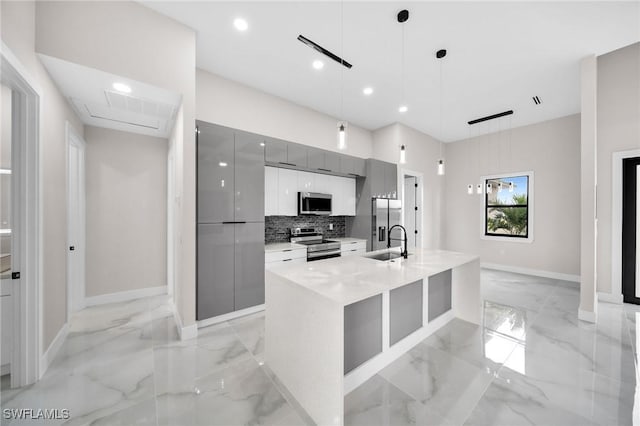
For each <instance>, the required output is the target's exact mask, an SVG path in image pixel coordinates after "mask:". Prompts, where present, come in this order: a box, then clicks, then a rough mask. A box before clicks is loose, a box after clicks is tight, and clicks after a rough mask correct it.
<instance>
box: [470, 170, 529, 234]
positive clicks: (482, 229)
mask: <svg viewBox="0 0 640 426" xmlns="http://www.w3.org/2000/svg"><path fill="white" fill-rule="evenodd" d="M523 176H524V177H526V178H527V204H525V205H521V206H522V207H521V208H524V207H526V209H527V235H526V236H524V235H509V234H504V235H499V234H491V233H489V234H488V233H487V231H488V229H487V210H488V208H489V207H490V206H489V205H488V203H487V201H488V196H487V181H488V180H495V179H505V178H510V177H523ZM480 178H481V179H482V187H483V190H482V196H483V197H482V202H481V203H480V208H481V209H482V214H481V215H480V217H481V218H482V223H481V226H480V238H481V239H482V240H488V241H502V242H520V243H532V242H533V241H534V238H533V235H534V227H533V224H534V176H533V171H525V172H513V173H503V174H492V175H486V176H481V177H480ZM514 207H516V208H518V207H517V206H516V205H514Z"/></svg>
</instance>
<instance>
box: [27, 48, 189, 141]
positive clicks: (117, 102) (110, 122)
mask: <svg viewBox="0 0 640 426" xmlns="http://www.w3.org/2000/svg"><path fill="white" fill-rule="evenodd" d="M39 56H40V59H41V60H42V63H43V64H44V66H45V68H46V69H47V71H48V72H49V74H50V75H51V78H52V79H53V81H55V83H56V85H57V86H58V88H59V89H60V91H61V92H62V94H63V95H64V96H65V97H66V98H67V99H68V100H69V102H70V103H71V105H72V106H73V108H74V109H75V111H76V113H77V114H78V117H80V119H81V120H82V122H83V123H84V124H87V125H90V126H96V127H106V128H109V129H114V130H121V131H124V132H131V133H139V134H143V135H148V136H156V137H161V138H168V137H169V133H170V132H171V130H172V129H173V124H174V122H175V116H176V112H177V111H178V108H179V107H180V103H181V102H182V97H181V96H180V95H179V94H177V93H173V92H170V91H168V90H165V89H161V88H159V87H155V86H151V85H148V84H145V83H141V82H139V81H135V80H131V79H128V78H124V77H120V76H117V75H114V74H109V73H106V72H103V71H99V70H96V69H93V68H89V67H85V66H83V65H78V64H75V63H73V62H67V61H63V60H62V59H58V58H54V57H51V56H47V55H39ZM114 83H121V84H125V85H127V86H129V88H130V89H131V92H130V93H128V94H125V93H122V92H118V91H117V90H115V89H114V88H113V84H114Z"/></svg>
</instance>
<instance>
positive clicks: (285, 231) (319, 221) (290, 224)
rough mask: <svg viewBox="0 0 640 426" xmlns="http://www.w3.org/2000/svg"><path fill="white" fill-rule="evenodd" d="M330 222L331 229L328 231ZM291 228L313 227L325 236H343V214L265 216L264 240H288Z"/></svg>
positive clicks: (268, 241)
mask: <svg viewBox="0 0 640 426" xmlns="http://www.w3.org/2000/svg"><path fill="white" fill-rule="evenodd" d="M331 223H333V230H331V231H330V230H329V224H331ZM291 228H315V229H316V230H318V231H320V232H322V233H323V235H324V237H325V238H340V237H344V236H345V216H265V218H264V242H265V243H267V244H268V243H280V242H285V241H289V230H290V229H291Z"/></svg>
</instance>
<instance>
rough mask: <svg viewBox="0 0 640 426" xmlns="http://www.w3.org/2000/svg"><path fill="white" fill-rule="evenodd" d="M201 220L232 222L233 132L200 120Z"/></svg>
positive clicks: (199, 212) (199, 200)
mask: <svg viewBox="0 0 640 426" xmlns="http://www.w3.org/2000/svg"><path fill="white" fill-rule="evenodd" d="M197 125H198V132H199V133H198V138H197V148H198V222H199V223H221V222H225V221H233V206H234V200H233V193H234V170H233V168H234V156H235V154H234V149H233V145H234V134H233V130H232V129H228V128H226V127H220V126H215V125H212V124H207V123H202V122H198V123H197Z"/></svg>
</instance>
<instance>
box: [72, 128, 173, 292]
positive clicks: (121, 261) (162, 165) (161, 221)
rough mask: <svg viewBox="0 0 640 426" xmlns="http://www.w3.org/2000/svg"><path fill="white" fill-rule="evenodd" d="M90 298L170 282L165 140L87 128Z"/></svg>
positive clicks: (85, 133)
mask: <svg viewBox="0 0 640 426" xmlns="http://www.w3.org/2000/svg"><path fill="white" fill-rule="evenodd" d="M84 136H85V140H86V142H87V149H86V166H85V170H86V192H87V204H86V205H87V210H86V211H87V219H86V223H87V226H86V233H87V251H86V259H87V260H86V262H87V263H86V271H87V275H86V283H87V284H86V295H87V297H91V296H98V295H102V294H109V293H116V292H120V291H128V290H136V289H141V288H146V287H157V286H164V285H166V283H167V278H166V262H167V256H166V253H167V177H166V174H167V140H166V139H160V138H155V137H151V136H144V135H138V134H134V133H126V132H121V131H117V130H110V129H103V128H98V127H90V126H86V127H85V131H84Z"/></svg>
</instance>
